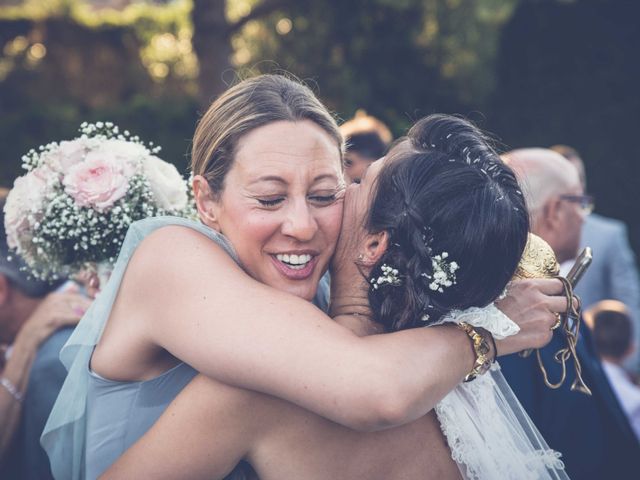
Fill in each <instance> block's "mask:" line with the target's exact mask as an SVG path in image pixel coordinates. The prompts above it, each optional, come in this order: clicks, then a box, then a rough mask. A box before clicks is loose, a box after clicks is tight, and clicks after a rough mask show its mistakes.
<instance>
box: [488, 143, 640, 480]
mask: <svg viewBox="0 0 640 480" xmlns="http://www.w3.org/2000/svg"><path fill="white" fill-rule="evenodd" d="M505 160H506V161H507V163H508V164H509V165H510V166H511V167H512V168H513V169H514V171H515V172H516V175H517V177H518V180H519V181H520V183H521V185H522V191H523V193H524V195H525V198H526V200H527V205H528V207H529V210H530V215H531V230H532V232H533V233H535V234H537V235H538V236H540V237H542V238H543V239H544V240H546V241H547V243H549V245H550V246H551V248H552V249H553V250H554V252H555V254H556V257H557V258H558V261H560V262H563V261H567V260H571V259H572V258H575V257H576V255H577V253H578V248H579V247H580V233H581V230H582V225H583V223H584V221H585V218H586V217H587V214H588V212H589V211H590V210H591V208H592V205H593V201H592V199H591V198H590V197H588V196H586V195H585V194H584V190H583V187H582V184H581V182H580V178H579V176H578V172H577V170H576V169H575V168H574V167H573V166H572V165H571V163H569V161H568V160H567V159H565V158H564V157H563V156H562V155H560V154H558V153H556V152H554V151H552V150H549V149H543V148H527V149H521V150H514V151H512V152H509V153H508V154H506V155H505ZM596 255H597V253H596V252H595V251H594V257H595V256H596ZM579 321H580V322H582V327H581V328H580V335H579V338H578V342H577V345H576V354H577V357H578V359H579V360H580V363H581V365H582V377H583V379H584V381H585V383H586V384H587V386H588V387H589V388H590V389H591V391H592V395H591V396H587V395H585V394H583V393H580V392H577V391H572V390H571V388H570V387H571V384H572V383H573V381H574V379H575V374H574V372H573V368H569V369H568V370H567V378H566V380H565V382H564V384H563V385H562V386H561V387H560V388H558V389H557V390H552V389H550V388H548V387H547V386H546V385H545V384H544V382H543V379H542V375H541V372H540V369H539V367H538V362H537V357H536V355H535V354H534V355H529V356H528V357H526V358H523V357H521V356H519V355H509V356H506V357H503V358H501V360H500V365H501V367H502V372H503V373H504V376H505V377H506V379H507V381H508V382H509V384H510V385H511V388H512V389H513V391H514V393H515V394H516V396H517V397H518V399H519V400H520V403H522V406H523V407H524V408H525V410H527V413H528V414H529V415H530V416H531V419H532V420H533V422H534V423H535V424H536V426H537V427H538V428H539V429H540V432H541V433H542V436H543V437H544V438H545V440H546V441H547V443H548V444H549V446H550V447H551V448H553V449H554V450H557V451H559V452H561V453H562V461H563V462H564V463H565V466H566V470H567V474H568V475H569V477H571V478H572V479H573V480H576V479H577V480H600V479H604V478H607V479H608V478H612V479H627V478H636V477H637V474H638V472H640V445H639V444H638V441H637V439H636V438H635V435H634V433H633V431H632V429H631V426H630V424H629V421H628V419H627V417H626V416H625V414H624V412H623V411H622V408H621V406H620V403H619V402H618V399H617V398H616V396H615V394H614V393H613V390H612V389H611V385H610V384H609V381H608V379H607V377H606V375H605V373H604V371H603V369H602V366H601V364H600V362H599V361H598V358H597V356H596V354H595V351H594V350H593V346H592V342H591V337H590V334H589V331H588V329H587V328H586V326H585V325H584V322H583V320H582V319H580V320H579ZM561 330H562V329H557V330H555V331H554V335H553V338H552V340H551V342H550V343H549V344H548V345H547V346H546V347H545V348H543V349H541V350H540V354H541V358H542V361H543V363H544V366H545V368H546V370H547V372H548V375H549V378H550V379H551V380H552V381H553V382H555V381H557V380H558V379H559V378H561V375H562V372H561V365H560V364H559V363H558V362H557V361H556V359H555V355H556V352H557V351H558V350H560V349H561V348H563V347H566V341H565V339H564V336H563V333H562V332H561Z"/></svg>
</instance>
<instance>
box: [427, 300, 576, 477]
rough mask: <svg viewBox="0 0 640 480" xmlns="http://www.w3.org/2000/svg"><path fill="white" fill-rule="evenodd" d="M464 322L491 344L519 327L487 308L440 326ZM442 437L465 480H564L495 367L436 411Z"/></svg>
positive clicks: (462, 386)
mask: <svg viewBox="0 0 640 480" xmlns="http://www.w3.org/2000/svg"><path fill="white" fill-rule="evenodd" d="M444 322H453V323H460V322H466V323H468V324H470V325H473V326H476V327H482V328H485V329H486V330H488V331H490V332H491V333H492V334H493V335H494V337H495V338H496V339H502V338H504V337H506V336H509V335H514V334H516V333H517V332H518V331H519V327H518V326H517V325H516V324H515V323H514V322H513V321H511V320H510V319H509V318H508V317H507V316H506V315H505V314H504V313H502V312H501V311H500V310H498V308H496V307H495V306H494V305H493V304H491V305H489V306H487V307H484V308H475V307H473V308H469V309H467V310H464V311H454V312H451V313H450V314H449V315H447V316H445V317H444V318H443V319H442V320H441V321H440V322H438V323H444ZM435 411H436V414H437V416H438V420H439V421H440V425H441V427H442V431H443V433H444V435H445V437H446V438H447V442H448V444H449V447H450V448H451V455H452V457H453V459H454V460H455V461H456V462H457V463H458V466H459V467H460V471H461V473H462V476H463V478H465V479H468V480H494V479H495V480H528V479H531V480H541V479H568V478H569V477H568V476H567V474H566V472H565V471H564V464H563V463H562V461H561V460H560V453H558V452H556V451H554V450H551V449H550V448H549V446H548V445H547V444H546V442H545V441H544V439H543V438H542V436H541V435H540V432H538V429H537V428H536V427H535V425H534V424H533V422H532V421H531V419H530V418H529V416H528V415H527V413H526V412H525V411H524V409H523V408H522V405H520V402H519V401H518V399H517V398H516V396H515V395H514V393H513V391H512V390H511V387H509V384H508V383H507V381H506V380H505V378H504V376H503V375H502V372H501V371H500V366H499V365H498V364H497V363H494V364H493V365H492V367H491V369H490V370H489V371H488V372H487V373H485V374H484V375H480V376H478V377H476V379H475V380H473V381H471V382H467V383H462V384H460V385H458V386H457V387H456V388H455V389H454V390H452V391H451V392H450V393H449V394H447V396H446V397H445V398H444V399H442V400H441V401H440V403H438V404H437V405H436V408H435Z"/></svg>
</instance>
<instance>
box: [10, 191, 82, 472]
mask: <svg viewBox="0 0 640 480" xmlns="http://www.w3.org/2000/svg"><path fill="white" fill-rule="evenodd" d="M3 210H4V199H1V200H0V346H1V351H0V478H2V479H6V480H12V479H20V480H30V479H47V478H52V477H51V473H50V471H49V461H48V459H47V456H46V454H45V452H44V450H43V449H42V447H40V434H41V433H42V430H43V429H44V424H45V422H46V420H47V417H48V416H49V412H50V411H51V408H52V407H53V403H54V401H55V399H56V397H57V395H58V391H59V390H60V387H61V386H62V383H63V381H64V379H65V377H66V374H67V371H66V370H65V368H64V367H63V366H62V363H60V360H59V359H58V353H59V351H60V348H62V345H64V343H65V342H66V341H67V338H68V337H69V335H70V334H71V331H72V330H73V326H75V325H76V323H78V320H80V318H81V317H82V315H83V314H84V312H85V310H86V309H87V308H88V307H89V302H90V301H89V300H88V299H87V298H85V297H84V296H83V295H81V294H80V293H79V292H78V291H77V289H75V290H74V289H72V288H68V287H67V288H65V291H55V290H56V289H57V288H58V287H59V284H58V285H51V284H49V283H47V282H40V281H38V280H35V279H34V278H33V277H31V276H30V275H29V274H28V273H27V272H26V271H25V270H24V263H23V262H21V261H19V260H18V259H17V258H15V257H13V259H12V260H9V259H8V257H9V251H8V248H7V243H6V235H5V231H4V213H3Z"/></svg>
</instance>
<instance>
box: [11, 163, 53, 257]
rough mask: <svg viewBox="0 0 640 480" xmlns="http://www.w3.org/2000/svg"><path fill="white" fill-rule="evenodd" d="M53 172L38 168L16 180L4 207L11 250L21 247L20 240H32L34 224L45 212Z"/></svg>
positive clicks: (45, 168)
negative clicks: (31, 233)
mask: <svg viewBox="0 0 640 480" xmlns="http://www.w3.org/2000/svg"><path fill="white" fill-rule="evenodd" d="M52 175H53V172H51V170H49V169H48V168H47V167H38V168H36V169H34V170H32V171H31V172H29V173H27V174H26V175H23V176H22V177H18V178H16V180H15V182H14V184H13V188H12V189H11V190H10V191H9V194H8V195H7V200H6V203H5V205H4V225H5V230H6V233H7V245H8V246H9V248H18V249H19V251H20V250H21V249H20V248H19V247H20V239H22V238H25V237H26V238H31V235H30V232H31V229H32V228H33V224H34V223H35V222H36V221H37V218H38V217H39V215H40V214H41V212H42V211H43V210H44V202H45V199H46V196H47V194H48V193H49V181H50V180H51V176H52Z"/></svg>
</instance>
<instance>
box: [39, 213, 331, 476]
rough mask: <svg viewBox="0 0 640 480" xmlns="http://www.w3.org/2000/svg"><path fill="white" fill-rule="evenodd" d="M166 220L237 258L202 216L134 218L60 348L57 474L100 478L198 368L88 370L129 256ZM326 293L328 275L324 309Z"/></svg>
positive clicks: (324, 289) (53, 456)
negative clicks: (122, 378) (151, 372)
mask: <svg viewBox="0 0 640 480" xmlns="http://www.w3.org/2000/svg"><path fill="white" fill-rule="evenodd" d="M167 225H182V226H185V227H188V228H193V229H194V230H197V231H198V232H200V233H202V234H203V235H206V236H207V237H209V238H210V239H211V240H212V241H214V242H216V243H217V244H218V245H220V246H221V247H222V248H223V249H224V250H225V251H226V252H227V253H228V254H229V255H230V256H231V257H232V258H233V259H234V260H235V261H236V262H238V259H237V256H236V254H235V252H234V251H233V247H232V246H231V244H230V243H229V241H228V240H227V239H226V238H225V237H224V236H222V235H221V234H219V233H218V232H215V231H214V230H211V229H210V228H208V227H206V226H205V225H203V224H201V223H199V222H194V221H191V220H185V219H182V218H177V217H156V218H149V219H145V220H141V221H139V222H136V223H134V224H133V225H131V227H130V228H129V231H128V233H127V236H126V238H125V241H124V243H123V246H122V249H121V251H120V255H119V256H118V260H117V262H116V264H115V267H114V270H113V273H112V275H111V278H110V280H109V282H108V283H107V285H106V286H105V287H104V289H103V290H102V292H101V293H100V295H99V296H98V298H97V299H96V301H95V302H94V303H93V304H92V306H91V308H90V309H89V310H88V311H87V313H86V315H85V316H84V317H83V318H82V320H81V321H80V323H79V324H78V327H77V328H76V330H75V331H74V333H73V335H72V336H71V338H70V339H69V341H68V342H67V344H66V345H65V346H64V347H63V349H62V351H61V353H60V359H61V360H62V362H63V364H64V365H65V367H66V368H67V370H68V371H69V374H68V376H67V379H66V380H65V383H64V385H63V387H62V390H61V391H60V395H59V396H58V399H57V400H56V404H55V405H54V407H53V410H52V412H51V415H50V416H49V420H48V421H47V425H46V426H45V429H44V433H43V434H42V438H41V443H42V446H43V447H44V449H45V450H46V451H47V454H48V455H49V459H50V462H51V470H52V472H53V475H54V477H55V478H56V479H58V480H63V479H64V480H76V479H84V478H87V479H94V478H97V477H98V476H99V475H100V474H102V473H103V472H104V471H105V470H106V469H107V468H108V467H109V466H110V465H111V464H112V463H113V462H114V461H115V460H116V459H117V458H118V457H119V456H120V455H121V454H122V453H124V451H125V450H126V449H127V448H128V447H130V446H131V445H132V444H133V443H134V442H135V441H136V440H137V439H138V438H140V437H141V436H142V435H143V434H144V433H145V432H146V431H147V430H148V429H149V427H151V425H153V423H154V422H155V421H156V420H157V419H158V417H159V416H160V415H161V414H162V412H163V411H164V410H165V408H166V407H167V406H168V405H169V403H170V402H171V401H172V400H173V399H174V398H175V397H176V395H177V394H178V393H179V392H180V390H182V388H184V386H186V384H187V383H189V381H190V380H191V379H192V378H193V377H194V375H196V373H197V372H196V371H195V370H194V369H193V368H191V367H190V366H189V365H187V364H184V363H180V364H178V365H177V366H175V367H173V368H172V369H170V370H168V371H166V372H164V373H163V374H161V375H160V376H158V377H156V378H154V379H151V380H147V381H141V382H117V381H113V380H108V379H105V378H102V377H101V376H99V375H98V374H96V373H95V372H92V371H91V370H90V369H89V361H90V359H91V355H92V353H93V349H94V347H95V345H96V343H97V341H98V339H99V338H100V335H101V334H102V331H103V329H104V324H105V322H106V320H107V318H108V317H109V313H110V312H111V307H112V305H113V302H114V300H115V297H116V294H117V292H118V288H119V286H120V282H121V280H122V276H123V274H124V272H125V269H126V266H127V264H128V262H129V259H130V258H131V256H132V255H133V253H134V251H135V249H136V248H137V246H138V245H139V244H140V242H141V241H142V240H143V239H144V238H145V237H146V236H147V235H149V234H150V233H152V232H153V231H155V230H157V229H158V228H161V227H165V226H167ZM327 296H328V276H325V277H324V278H323V280H322V281H321V283H320V286H319V289H318V295H317V296H316V302H315V303H316V305H318V306H319V307H320V308H323V307H325V308H326V303H327V302H326V299H327Z"/></svg>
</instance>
